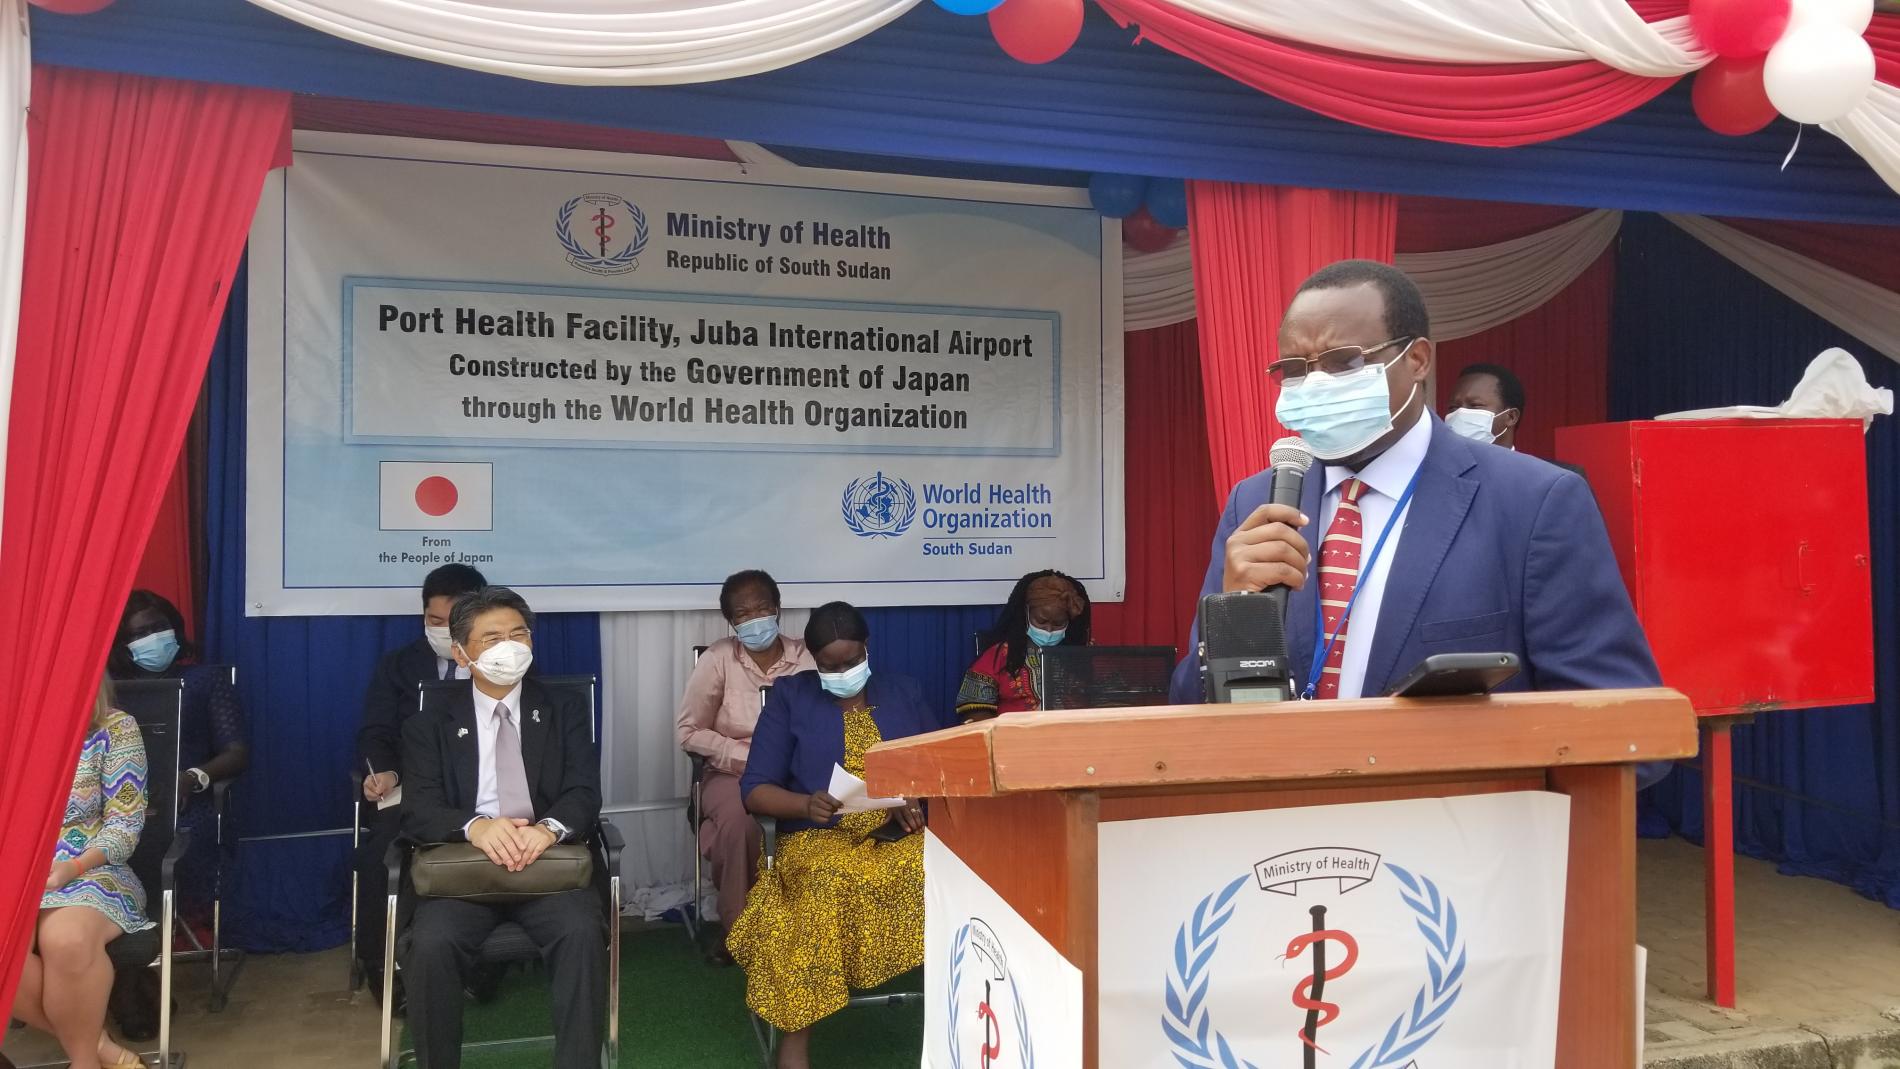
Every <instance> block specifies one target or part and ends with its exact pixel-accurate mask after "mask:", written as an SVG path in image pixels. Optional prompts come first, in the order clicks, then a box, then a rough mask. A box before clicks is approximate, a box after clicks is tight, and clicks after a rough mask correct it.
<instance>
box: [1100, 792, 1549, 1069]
mask: <svg viewBox="0 0 1900 1069" xmlns="http://www.w3.org/2000/svg"><path fill="white" fill-rule="evenodd" d="M1569 829H1570V799H1569V798H1567V797H1565V796H1564V795H1561V794H1552V793H1547V792H1542V791H1526V792H1519V793H1512V794H1493V795H1472V796H1469V797H1460V798H1431V799H1420V800H1415V801H1396V802H1369V803H1361V804H1354V805H1331V806H1312V807H1308V808H1304V809H1275V810H1264V811H1257V812H1249V813H1219V814H1209V815H1205V816H1191V817H1164V818H1158V819H1152V820H1130V821H1116V822H1112V823H1103V824H1102V826H1101V832H1100V843H1099V851H1100V862H1099V863H1100V870H1099V871H1100V886H1101V890H1100V905H1101V914H1100V921H1099V923H1100V927H1101V932H1102V941H1101V953H1100V957H1099V960H1098V967H1099V969H1100V972H1099V973H1098V978H1099V979H1098V991H1099V998H1100V1012H1099V1014H1098V1015H1097V1019H1098V1020H1099V1022H1100V1026H1099V1027H1100V1049H1102V1050H1104V1051H1117V1052H1120V1053H1119V1055H1118V1058H1117V1061H1118V1064H1123V1065H1169V1066H1182V1067H1185V1069H1232V1067H1237V1066H1243V1065H1258V1066H1299V1065H1304V1066H1308V1067H1313V1066H1318V1065H1330V1066H1341V1067H1346V1069H1466V1067H1468V1066H1483V1067H1484V1069H1551V1067H1552V1066H1553V1065H1554V1064H1555V1061H1556V1047H1557V996H1558V984H1559V980H1560V974H1561V971H1562V965H1563V958H1562V955H1563V931H1564V888H1565V876H1566V873H1567V868H1568V865H1567V862H1568V851H1569V842H1570V836H1569Z"/></svg>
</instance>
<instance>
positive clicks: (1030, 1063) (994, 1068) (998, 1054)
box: [946, 917, 1036, 1069]
mask: <svg viewBox="0 0 1900 1069" xmlns="http://www.w3.org/2000/svg"><path fill="white" fill-rule="evenodd" d="M946 1009H947V1010H948V1011H949V1015H950V1024H949V1028H948V1029H947V1031H948V1032H949V1038H948V1042H949V1045H950V1049H949V1054H950V1066H951V1069H1036V1045H1035V1042H1034V1040H1033V1039H1032V1038H1031V1037H1030V1033H1029V1007H1028V1006H1027V1005H1026V1004H1025V1003H1024V1002H1023V993H1022V990H1021V989H1020V988H1018V987H1017V986H1016V977H1015V974H1013V973H1011V972H1010V971H1009V960H1008V957H1007V955H1005V954H1004V952H1003V941H1002V939H1001V938H999V937H998V936H997V934H996V932H995V931H994V930H993V929H991V928H990V926H989V925H988V924H986V923H984V921H983V920H982V919H981V918H979V917H971V918H970V919H969V921H967V922H966V923H965V924H964V925H963V926H962V927H961V928H958V929H957V934H956V935H955V936H954V937H952V938H951V940H950V1004H949V1006H947V1007H946ZM965 1054H968V1055H969V1060H968V1061H965V1060H964V1055H965Z"/></svg>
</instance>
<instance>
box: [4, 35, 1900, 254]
mask: <svg viewBox="0 0 1900 1069" xmlns="http://www.w3.org/2000/svg"><path fill="white" fill-rule="evenodd" d="M32 29H33V58H34V60H35V61H36V62H41V63H56V64H62V65H66V66H74V67H88V68H96V69H103V70H119V71H129V72H133V73H139V74H152V75H162V76H166V77H172V78H191V79H198V80H202V81H210V82H231V83H237V84H245V85H260V86H271V87H276V88H281V89H289V90H292V91H295V92H301V93H317V94H322V95H325V96H333V97H344V98H348V99H355V100H376V101H388V102H394V103H403V104H420V105H425V106H430V107H440V108H452V109H458V110H462V111H476V112H486V113H491V114H498V115H512V116H519V117H522V118H539V119H552V120H558V121H562V122H585V123H597V124H601V125H605V126H631V127H634V128H636V129H649V130H655V131H660V132H666V133H677V134H693V135H699V136H713V137H727V138H737V139H741V140H747V141H757V142H760V143H763V144H769V145H788V146H802V147H803V148H806V149H817V150H824V151H826V152H835V153H850V154H870V155H875V156H884V157H893V156H900V157H907V158H912V159H923V160H942V161H952V162H954V163H958V164H979V165H982V166H983V167H984V168H986V169H990V171H991V173H990V174H989V175H988V176H989V177H1006V175H1003V174H999V173H997V172H996V171H995V170H994V169H995V168H1001V167H1008V168H1040V169H1054V170H1059V171H1068V172H1080V173H1082V174H1087V173H1089V172H1093V171H1120V172H1126V173H1133V174H1154V175H1166V176H1172V177H1178V178H1209V179H1225V180H1228V181H1237V182H1268V183H1277V184H1281V185H1297V186H1314V187H1320V188H1330V189H1359V190H1367V191H1371V192H1380V193H1414V194H1428V195H1437V196H1447V197H1471V198H1481V199H1490V200H1507V201H1525V202H1531V203H1541V204H1580V205H1588V206H1592V207H1612V208H1636V209H1646V210H1650V211H1679V212H1698V213H1702V214H1707V215H1759V216H1765V217H1769V218H1783V219H1832V220H1836V221H1840V222H1869V223H1871V222H1890V221H1891V219H1892V211H1893V199H1892V198H1893V193H1892V191H1890V190H1888V189H1887V188H1886V186H1885V185H1883V184H1882V183H1881V181H1880V179H1879V178H1878V177H1877V176H1875V174H1874V173H1873V171H1872V170H1870V169H1869V168H1868V166H1867V165H1866V163H1865V162H1864V161H1863V160H1861V159H1860V158H1859V157H1858V156H1856V155H1855V154H1854V153H1853V152H1852V151H1851V150H1850V149H1848V148H1847V147H1846V146H1845V145H1843V144H1842V143H1841V142H1840V141H1839V140H1837V139H1835V138H1832V137H1819V136H1817V137H1809V138H1807V139H1806V140H1805V141H1804V142H1803V143H1802V145H1801V151H1800V152H1799V153H1798V154H1797V155H1796V156H1795V159H1794V163H1793V164H1792V165H1791V166H1789V167H1788V169H1787V170H1786V171H1777V170H1776V166H1777V165H1778V164H1779V163H1780V162H1781V158H1782V155H1783V154H1784V153H1785V152H1786V151H1787V148H1788V145H1789V144H1790V142H1791V141H1792V140H1793V137H1794V131H1793V127H1792V126H1791V125H1790V124H1788V123H1777V124H1776V125H1775V126H1773V127H1771V128H1770V129H1769V130H1768V131H1765V132H1763V133H1761V134H1757V135H1755V136H1752V137H1722V136H1720V135H1718V134H1714V133H1711V132H1709V131H1708V130H1707V129H1706V128H1704V127H1703V126H1702V124H1701V123H1700V122H1699V121H1697V119H1696V118H1695V115H1694V113H1693V111H1692V109H1691V107H1690V101H1689V92H1688V90H1689V85H1688V81H1687V80H1686V79H1685V80H1684V81H1683V84H1682V85H1680V86H1678V87H1677V88H1676V89H1674V90H1672V91H1671V92H1669V93H1666V94H1664V95H1663V96H1662V97H1660V98H1658V99H1657V100H1655V101H1653V102H1651V103H1650V104H1648V105H1645V106H1644V107H1642V108H1640V109H1638V110H1637V111H1635V112H1634V113H1632V114H1630V115H1627V116H1624V117H1623V118H1621V119H1618V120H1616V121H1615V122H1610V123H1605V124H1604V125H1602V126H1599V127H1597V128H1595V129H1592V130H1587V131H1584V132H1582V133H1579V134H1576V135H1574V136H1571V137H1566V138H1562V139H1560V140H1557V141H1552V142H1548V143H1545V144H1540V145H1526V146H1522V147H1518V148H1512V149H1507V150H1499V149H1494V148H1478V147H1473V146H1469V145H1451V144H1445V143H1443V142H1436V141H1421V140H1415V139H1411V138H1404V137H1399V136H1396V135H1392V134H1384V133H1379V132H1377V131H1373V130H1366V129H1362V128H1360V127H1355V126H1350V125H1348V124H1345V123H1341V122H1336V121H1334V120H1331V119H1327V118H1324V117H1322V116H1319V115H1316V114H1314V113H1312V112H1309V111H1305V110H1303V109H1301V108H1298V107H1295V106H1294V105H1291V104H1287V103H1285V102H1283V101H1280V100H1277V99H1275V98H1273V97H1270V96H1268V95H1266V94H1265V93H1261V92H1259V91H1257V90H1255V89H1252V88H1250V87H1248V86H1245V85H1241V84H1240V83H1238V82H1235V81H1233V80H1231V79H1229V78H1227V77H1225V76H1223V75H1221V74H1218V73H1216V72H1214V71H1212V70H1209V69H1207V68H1206V67H1203V66H1201V65H1199V64H1197V63H1194V62H1192V61H1191V60H1187V59H1184V58H1182V57H1180V56H1176V55H1173V54H1171V53H1168V52H1165V51H1163V50H1162V49H1159V48H1154V47H1139V46H1136V45H1134V44H1132V42H1133V40H1134V37H1135V31H1134V30H1133V29H1127V30H1124V29H1121V28H1119V27H1117V26H1115V25H1114V24H1113V23H1112V22H1111V21H1110V20H1109V19H1108V17H1107V16H1106V15H1104V14H1103V13H1102V12H1100V11H1098V10H1096V9H1094V8H1093V7H1091V8H1090V9H1089V17H1088V19H1087V22H1086V24H1085V25H1084V27H1083V31H1082V37H1081V40H1080V41H1079V42H1077V44H1076V46H1075V48H1074V49H1073V50H1071V51H1070V53H1069V54H1068V55H1066V56H1064V57H1062V58H1061V59H1060V60H1058V61H1056V62H1054V63H1050V64H1047V65H1045V66H1030V65H1027V64H1023V63H1018V62H1016V61H1015V60H1013V59H1010V58H1009V57H1008V56H1006V55H1004V54H1003V53H1002V51H1001V50H1000V49H998V48H997V47H996V43H995V42H994V41H993V40H992V39H991V37H990V33H989V28H988V25H987V23H986V22H985V20H983V19H973V18H961V17H958V16H955V15H951V14H949V13H947V12H944V11H942V10H940V9H938V8H937V7H936V5H934V4H920V5H918V6H917V8H915V9H914V10H912V11H911V12H909V13H908V14H906V15H904V16H903V17H902V18H900V19H898V20H897V21H896V22H894V23H892V24H891V25H889V26H886V27H884V28H882V29H879V30H877V31H876V32H874V33H872V34H870V35H868V36H867V37H865V38H864V39H862V40H859V41H855V42H853V43H851V44H849V45H846V46H845V47H843V48H840V49H838V50H836V51H834V52H831V53H827V54H825V55H822V56H819V57H817V58H815V59H811V60H807V61H805V62H803V63H798V64H795V65H793V66H791V67H788V68H785V69H783V70H777V71H771V72H768V73H765V74H760V75H755V76H752V77H748V78H737V79H731V80H728V81H721V82H712V83H708V84H705V85H681V86H656V87H647V88H604V87H580V86H564V85H545V84H540V83H536V82H527V81H521V80H517V79H513V78H505V77H501V76H499V75H490V74H480V73H476V72H473V71H467V70H462V69H460V68H456V67H448V66H443V65H440V64H432V63H427V62H423V61H421V60H414V59H409V58H406V57H403V56H398V55H395V54H392V53H387V52H379V51H376V50H374V49H371V48H368V47H365V46H362V45H357V44H353V43H351V42H348V41H344V40H341V39H339V38H336V37H330V36H327V35H325V34H323V33H320V32H318V31H316V30H311V29H306V28H305V27H303V26H300V25H298V24H296V23H293V22H290V21H289V20H286V19H283V18H280V17H278V16H276V15H273V14H270V13H268V12H266V11H264V10H262V9H261V8H259V7H257V6H255V5H253V4H249V3H245V2H243V0H118V2H117V3H115V4H113V5H112V6H110V7H108V8H106V9H105V10H103V11H100V12H98V13H97V14H93V15H87V16H84V17H83V18H82V17H63V16H58V15H49V14H47V13H46V12H45V11H44V10H41V9H37V8H36V9H34V10H33V26H32ZM831 162H833V163H838V164H844V165H847V166H860V164H858V163H857V162H851V161H850V157H843V156H834V157H832V158H831ZM865 169H869V170H881V169H888V168H887V167H885V166H877V165H873V166H870V167H867V168H865ZM945 169H946V170H949V169H950V168H945Z"/></svg>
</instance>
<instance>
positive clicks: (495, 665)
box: [462, 639, 534, 687]
mask: <svg viewBox="0 0 1900 1069" xmlns="http://www.w3.org/2000/svg"><path fill="white" fill-rule="evenodd" d="M462 654H463V655H464V656H467V654H468V651H467V650H463V651H462ZM474 660H475V671H477V672H479V673H481V677H482V678H483V679H486V680H488V681H489V682H490V683H493V684H494V685H496V686H498V687H512V686H514V685H515V684H516V683H519V682H521V677H522V676H525V675H527V674H528V666H529V665H531V664H533V663H534V651H533V650H531V649H529V648H528V644H527V643H525V642H516V641H515V640H514V639H505V640H503V641H501V642H497V643H495V644H494V645H493V646H490V647H488V649H486V650H484V651H483V652H482V655H481V656H480V657H477V658H475V659H474Z"/></svg>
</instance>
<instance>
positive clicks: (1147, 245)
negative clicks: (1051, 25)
mask: <svg viewBox="0 0 1900 1069" xmlns="http://www.w3.org/2000/svg"><path fill="white" fill-rule="evenodd" d="M1012 2H1014V0H1012ZM1180 233H1181V232H1180V231H1179V230H1175V229H1174V228H1172V227H1166V226H1162V225H1161V224H1160V223H1157V222H1155V217H1154V216H1152V215H1149V214H1148V209H1147V207H1145V206H1144V207H1142V208H1141V209H1140V210H1139V211H1137V212H1135V214H1133V215H1131V216H1129V217H1128V218H1126V219H1123V220H1122V240H1123V241H1125V242H1127V243H1128V244H1129V245H1131V246H1133V247H1134V248H1135V250H1136V251H1137V252H1160V251H1161V250H1162V249H1165V248H1167V247H1168V246H1170V245H1172V244H1174V239H1175V238H1176V237H1177V236H1179V235H1180Z"/></svg>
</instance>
